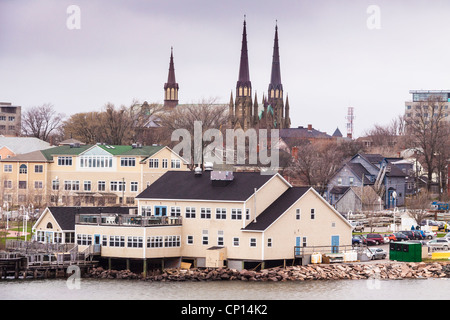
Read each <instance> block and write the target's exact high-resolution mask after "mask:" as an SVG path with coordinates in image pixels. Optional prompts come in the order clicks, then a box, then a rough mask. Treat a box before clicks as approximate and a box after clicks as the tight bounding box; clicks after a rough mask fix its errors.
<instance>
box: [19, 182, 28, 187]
mask: <svg viewBox="0 0 450 320" xmlns="http://www.w3.org/2000/svg"><path fill="white" fill-rule="evenodd" d="M26 188H27V182H26V181H19V189H26Z"/></svg>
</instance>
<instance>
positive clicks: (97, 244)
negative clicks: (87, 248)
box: [93, 234, 101, 254]
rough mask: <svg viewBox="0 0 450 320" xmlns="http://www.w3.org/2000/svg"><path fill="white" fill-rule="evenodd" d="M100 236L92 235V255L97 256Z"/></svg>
mask: <svg viewBox="0 0 450 320" xmlns="http://www.w3.org/2000/svg"><path fill="white" fill-rule="evenodd" d="M100 248H101V247H100V235H99V234H94V250H93V251H94V252H93V253H94V254H98V253H99V252H100Z"/></svg>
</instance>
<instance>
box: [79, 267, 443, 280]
mask: <svg viewBox="0 0 450 320" xmlns="http://www.w3.org/2000/svg"><path fill="white" fill-rule="evenodd" d="M85 277H87V278H98V279H130V280H133V279H141V280H146V281H162V282H164V281H224V280H225V281H231V280H237V281H308V280H362V279H381V280H395V279H427V278H450V264H447V263H441V262H434V263H424V262H420V263H406V262H399V263H395V262H394V263H380V264H327V265H324V264H320V265H307V266H290V267H286V268H281V267H278V268H271V269H264V270H260V271H252V270H245V269H244V270H241V271H238V270H236V269H228V268H193V269H189V270H183V269H166V270H164V271H162V272H161V271H159V272H154V273H153V274H151V275H147V276H146V277H145V278H144V277H143V276H142V275H141V274H136V273H133V272H130V271H129V270H121V271H117V270H105V269H103V268H101V267H99V268H94V269H92V270H91V271H90V272H89V273H87V274H86V275H85Z"/></svg>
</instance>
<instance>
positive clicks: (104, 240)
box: [66, 236, 108, 247]
mask: <svg viewBox="0 0 450 320" xmlns="http://www.w3.org/2000/svg"><path fill="white" fill-rule="evenodd" d="M66 242H67V241H66ZM102 246H103V247H106V246H108V236H102Z"/></svg>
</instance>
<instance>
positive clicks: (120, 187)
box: [109, 181, 126, 192]
mask: <svg viewBox="0 0 450 320" xmlns="http://www.w3.org/2000/svg"><path fill="white" fill-rule="evenodd" d="M125 186H126V182H125V181H111V182H110V184H109V188H110V190H111V191H113V192H115V191H125Z"/></svg>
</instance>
